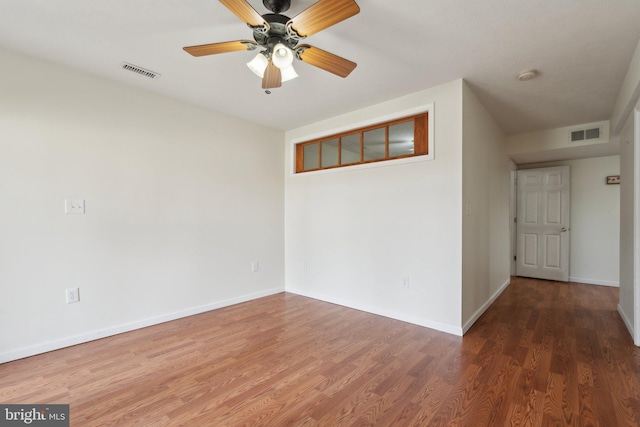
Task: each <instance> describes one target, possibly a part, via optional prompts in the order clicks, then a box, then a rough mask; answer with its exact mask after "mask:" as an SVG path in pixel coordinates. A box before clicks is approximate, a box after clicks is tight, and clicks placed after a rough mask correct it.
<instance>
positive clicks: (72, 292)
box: [67, 288, 80, 304]
mask: <svg viewBox="0 0 640 427" xmlns="http://www.w3.org/2000/svg"><path fill="white" fill-rule="evenodd" d="M76 302H80V289H78V288H69V289H67V304H73V303H76Z"/></svg>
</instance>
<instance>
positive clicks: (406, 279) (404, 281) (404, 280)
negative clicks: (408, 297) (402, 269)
mask: <svg viewBox="0 0 640 427" xmlns="http://www.w3.org/2000/svg"><path fill="white" fill-rule="evenodd" d="M409 284H410V281H409V276H404V277H403V278H402V287H403V288H405V289H409Z"/></svg>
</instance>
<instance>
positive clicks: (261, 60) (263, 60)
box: [247, 52, 269, 78]
mask: <svg viewBox="0 0 640 427" xmlns="http://www.w3.org/2000/svg"><path fill="white" fill-rule="evenodd" d="M268 64H269V60H268V59H267V57H266V56H264V55H263V54H262V52H260V53H259V54H257V55H256V57H255V58H253V59H252V60H251V61H249V62H247V67H249V69H250V70H251V71H253V74H255V75H256V76H258V77H260V78H263V77H264V70H266V69H267V65H268Z"/></svg>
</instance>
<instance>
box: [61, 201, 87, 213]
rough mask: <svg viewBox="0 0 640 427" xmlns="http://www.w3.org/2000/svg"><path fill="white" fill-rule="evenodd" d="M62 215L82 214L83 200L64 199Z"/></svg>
mask: <svg viewBox="0 0 640 427" xmlns="http://www.w3.org/2000/svg"><path fill="white" fill-rule="evenodd" d="M64 213H66V214H84V199H76V198H72V199H64Z"/></svg>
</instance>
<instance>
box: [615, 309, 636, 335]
mask: <svg viewBox="0 0 640 427" xmlns="http://www.w3.org/2000/svg"><path fill="white" fill-rule="evenodd" d="M618 314H619V315H620V317H621V318H622V321H623V322H624V325H625V326H626V327H627V330H628V331H629V333H630V334H631V337H632V338H633V337H634V336H635V335H634V334H633V323H631V321H629V318H628V317H627V315H626V314H625V312H624V311H623V310H622V306H621V305H620V304H618Z"/></svg>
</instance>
